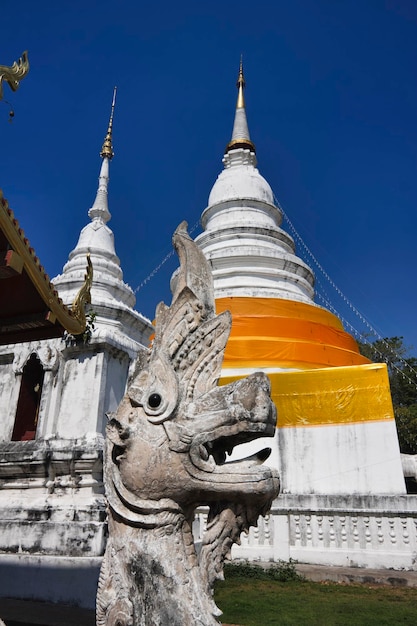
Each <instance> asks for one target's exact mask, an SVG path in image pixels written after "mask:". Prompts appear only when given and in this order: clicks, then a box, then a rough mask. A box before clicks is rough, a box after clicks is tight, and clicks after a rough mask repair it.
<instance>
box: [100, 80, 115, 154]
mask: <svg viewBox="0 0 417 626" xmlns="http://www.w3.org/2000/svg"><path fill="white" fill-rule="evenodd" d="M116 91H117V87H115V88H114V91H113V102H112V104H111V113H110V120H109V127H108V129H107V135H106V137H105V139H104V142H103V147H102V148H101V152H100V156H101V157H102V158H103V159H104V158H107V159H109V160H110V159H112V158H113V157H114V152H113V145H112V132H113V115H114V106H115V104H116Z"/></svg>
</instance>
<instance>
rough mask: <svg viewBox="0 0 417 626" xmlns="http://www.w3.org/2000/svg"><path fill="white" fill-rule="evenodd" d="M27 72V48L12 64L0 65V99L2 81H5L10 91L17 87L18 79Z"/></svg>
mask: <svg viewBox="0 0 417 626" xmlns="http://www.w3.org/2000/svg"><path fill="white" fill-rule="evenodd" d="M28 72H29V57H28V53H27V50H25V52H24V53H23V54H22V56H21V57H20V58H19V60H18V61H15V62H14V63H13V65H11V66H7V65H0V100H2V99H3V82H5V83H7V84H8V85H9V87H10V89H11V90H12V91H17V90H18V89H19V84H20V81H21V80H23V78H25V76H27V74H28Z"/></svg>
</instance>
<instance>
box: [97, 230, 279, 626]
mask: <svg viewBox="0 0 417 626" xmlns="http://www.w3.org/2000/svg"><path fill="white" fill-rule="evenodd" d="M186 229H187V224H186V223H185V222H183V223H182V224H181V225H180V226H179V227H178V228H177V230H176V232H175V234H174V237H173V243H174V247H175V249H176V251H177V253H178V256H179V259H180V269H179V271H178V275H177V276H176V278H175V277H174V280H173V284H174V283H175V284H174V287H173V298H172V303H171V306H170V307H167V306H166V305H165V304H164V303H160V304H159V305H158V307H157V310H156V320H155V336H154V340H153V344H152V347H151V349H150V351H149V354H147V355H146V357H145V358H143V359H142V362H141V363H140V364H139V366H138V369H137V374H136V375H135V376H134V378H133V380H132V382H131V384H130V386H129V387H128V390H127V393H126V395H125V396H124V398H123V399H122V401H121V403H120V406H119V407H118V409H117V411H116V413H114V414H112V415H111V416H109V418H111V419H110V421H109V423H108V425H107V437H106V450H105V462H104V483H105V488H106V495H107V501H108V524H109V536H108V541H107V547H106V552H105V555H104V559H103V564H102V569H101V573H100V579H99V586H98V592H97V626H214V625H216V624H219V623H220V622H219V621H218V618H219V616H220V615H221V611H220V610H219V609H218V608H217V606H216V605H215V603H214V600H213V597H212V595H213V594H212V588H213V584H214V582H215V580H216V579H218V578H222V576H223V561H224V559H225V558H226V557H227V556H228V555H229V554H230V550H231V547H232V544H233V543H235V542H238V541H239V537H240V534H241V532H242V531H247V530H248V529H249V527H250V526H253V525H255V524H256V523H257V519H258V516H259V515H262V514H265V513H267V511H268V510H269V508H270V506H271V503H272V500H273V499H274V498H275V497H276V496H277V495H278V491H279V479H278V475H277V474H276V473H275V471H274V470H272V469H271V468H269V467H267V466H265V465H263V461H264V460H265V459H266V458H267V457H268V456H269V452H270V449H269V448H267V449H265V450H262V451H261V452H259V453H258V454H255V455H253V456H251V457H249V458H246V459H243V460H240V461H229V462H226V458H227V453H229V454H230V453H231V452H232V450H233V448H234V446H235V445H238V444H240V443H244V442H247V441H251V440H253V439H256V438H258V437H265V436H270V437H272V436H273V434H274V431H275V423H276V410H275V407H274V405H273V403H272V401H271V399H270V386H269V380H268V378H267V377H266V375H265V374H263V373H260V372H257V373H255V374H252V375H250V376H248V377H247V378H245V379H242V380H239V381H236V382H233V383H231V384H229V385H224V386H218V384H217V383H218V379H219V377H220V372H221V366H222V362H223V353H224V349H225V346H226V342H227V339H228V336H229V333H230V328H231V315H230V313H229V312H228V311H226V312H224V313H222V314H220V315H216V314H215V309H214V291H213V280H212V275H211V271H210V268H209V265H208V262H207V260H206V259H205V257H204V255H203V253H202V252H201V250H200V249H199V248H198V246H197V245H196V244H195V243H194V241H193V240H192V239H191V238H190V237H189V235H188V233H187V230H186ZM201 505H205V506H208V507H209V516H208V524H207V530H206V532H205V534H204V537H203V541H202V546H201V550H200V551H199V554H198V555H197V553H196V549H195V545H194V542H193V535H192V522H193V519H194V514H195V509H196V507H198V506H201Z"/></svg>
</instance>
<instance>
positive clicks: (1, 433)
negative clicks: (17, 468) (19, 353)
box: [0, 352, 21, 441]
mask: <svg viewBox="0 0 417 626" xmlns="http://www.w3.org/2000/svg"><path fill="white" fill-rule="evenodd" d="M13 357H14V355H13V353H10V352H8V353H6V354H3V355H0V441H7V440H9V439H10V437H11V434H12V431H13V424H14V416H15V413H16V407H17V399H18V395H19V394H18V390H16V380H15V379H16V375H15V373H14V371H13ZM20 379H21V377H20V376H18V380H19V381H20Z"/></svg>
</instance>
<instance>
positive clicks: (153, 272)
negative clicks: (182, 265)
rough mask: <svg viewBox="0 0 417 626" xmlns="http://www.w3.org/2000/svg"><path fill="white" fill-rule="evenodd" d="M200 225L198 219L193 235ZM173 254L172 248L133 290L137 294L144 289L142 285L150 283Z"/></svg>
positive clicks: (192, 230) (191, 230)
mask: <svg viewBox="0 0 417 626" xmlns="http://www.w3.org/2000/svg"><path fill="white" fill-rule="evenodd" d="M199 225H200V220H198V222H195V224H194V225H193V226H192V227H191V228H190V231H189V233H190V235H192V233H193V232H194V231H195V230H196V229H197V228H198V226H199ZM172 256H174V250H170V251H169V252H168V254H167V255H166V256H165V257H164V258H163V259H162V261H161V262H160V263H159V264H158V265H157V266H156V267H155V268H154V269H153V270H152V271H151V272H150V273H149V274H148V275H147V277H146V278H144V279H143V280H142V282H141V283H140V284H139V285H138V286H137V287H136V289H134V290H133V293H134V294H135V295H136V294H137V293H138V292H139V291H140V290H141V289H142V287H144V286H145V285H146V284H147V283H149V281H151V280H152V278H153V277H154V276H155V275H156V274H157V273H158V272H159V270H160V269H161V267H163V266H164V265H165V263H166V262H167V261H168V259H170V258H171V257H172Z"/></svg>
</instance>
